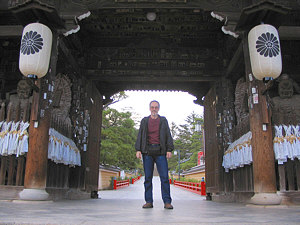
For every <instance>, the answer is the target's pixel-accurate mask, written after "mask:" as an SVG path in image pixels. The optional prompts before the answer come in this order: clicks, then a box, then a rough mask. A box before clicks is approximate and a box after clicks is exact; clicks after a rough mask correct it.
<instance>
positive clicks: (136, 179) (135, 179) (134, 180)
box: [131, 175, 141, 184]
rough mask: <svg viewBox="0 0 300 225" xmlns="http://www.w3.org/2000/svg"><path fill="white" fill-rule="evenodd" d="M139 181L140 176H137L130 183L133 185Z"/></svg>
mask: <svg viewBox="0 0 300 225" xmlns="http://www.w3.org/2000/svg"><path fill="white" fill-rule="evenodd" d="M139 179H141V175H139V176H138V177H136V178H132V180H131V183H132V184H134V183H135V182H136V181H138V180H139Z"/></svg>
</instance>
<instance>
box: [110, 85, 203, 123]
mask: <svg viewBox="0 0 300 225" xmlns="http://www.w3.org/2000/svg"><path fill="white" fill-rule="evenodd" d="M125 93H126V95H127V96H128V98H126V99H124V100H122V101H120V102H117V103H115V104H112V105H110V107H111V108H114V109H117V110H118V111H120V112H126V111H129V112H131V113H132V114H133V116H132V118H133V119H134V120H135V121H137V122H138V123H139V122H140V120H141V119H142V118H143V117H145V116H149V115H150V111H149V103H150V102H151V101H152V100H157V101H159V103H160V110H159V115H161V116H165V117H166V118H167V119H168V122H169V124H171V123H172V122H174V123H175V124H176V125H181V124H185V119H186V118H187V116H189V115H190V114H191V113H192V112H193V111H194V112H195V113H196V114H198V115H200V116H202V115H203V107H202V106H200V105H197V104H195V103H194V102H193V100H196V97H194V96H192V95H190V94H188V93H187V92H167V91H126V92H125Z"/></svg>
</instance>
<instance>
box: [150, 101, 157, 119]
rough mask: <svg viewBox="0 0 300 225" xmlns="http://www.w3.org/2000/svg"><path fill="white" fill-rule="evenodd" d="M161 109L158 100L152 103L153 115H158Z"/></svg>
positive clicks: (151, 110)
mask: <svg viewBox="0 0 300 225" xmlns="http://www.w3.org/2000/svg"><path fill="white" fill-rule="evenodd" d="M158 111H159V106H158V103H157V102H152V103H151V105H150V112H151V115H152V116H157V114H158Z"/></svg>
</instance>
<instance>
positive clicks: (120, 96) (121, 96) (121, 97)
mask: <svg viewBox="0 0 300 225" xmlns="http://www.w3.org/2000/svg"><path fill="white" fill-rule="evenodd" d="M127 97H128V96H127V95H126V94H125V92H124V91H120V92H119V93H117V94H114V95H113V96H112V97H111V98H110V99H108V100H107V103H106V104H105V105H103V110H104V109H107V108H108V107H109V106H110V105H112V104H115V103H117V102H119V101H122V100H124V99H125V98H127Z"/></svg>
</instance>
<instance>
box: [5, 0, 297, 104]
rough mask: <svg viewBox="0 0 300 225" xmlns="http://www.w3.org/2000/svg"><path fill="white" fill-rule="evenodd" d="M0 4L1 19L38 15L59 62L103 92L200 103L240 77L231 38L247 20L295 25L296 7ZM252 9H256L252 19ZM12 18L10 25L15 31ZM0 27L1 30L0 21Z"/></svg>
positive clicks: (118, 0)
mask: <svg viewBox="0 0 300 225" xmlns="http://www.w3.org/2000/svg"><path fill="white" fill-rule="evenodd" d="M1 4H2V5H1ZM1 4H0V18H3V15H6V14H5V13H10V15H13V16H14V17H15V18H17V19H18V21H19V24H22V25H25V24H28V23H29V22H33V21H36V20H37V18H39V19H40V21H44V22H45V23H47V21H48V20H49V21H52V22H51V23H50V22H49V24H50V25H51V26H52V27H55V28H56V29H58V31H59V32H60V33H61V38H60V51H61V52H63V53H64V54H63V55H64V58H60V59H61V62H60V64H59V65H60V66H61V67H63V66H64V65H65V64H66V63H64V62H65V61H66V60H67V61H68V62H69V63H68V64H71V67H72V70H74V71H75V72H76V73H77V74H79V75H80V76H82V75H83V76H86V77H87V78H88V79H91V80H93V81H94V82H95V83H96V84H97V87H98V89H99V90H100V92H101V93H102V94H104V95H107V96H110V95H112V94H114V93H116V92H118V91H121V90H181V91H188V92H189V93H191V94H193V95H195V96H196V97H198V100H199V101H201V99H202V97H203V96H204V95H205V94H206V93H207V91H208V90H209V88H210V87H211V85H212V84H213V83H214V82H216V81H220V80H221V78H222V77H227V78H228V77H233V80H236V79H237V78H238V77H239V76H242V75H243V71H244V69H243V54H242V51H241V48H240V47H239V46H240V42H241V36H239V37H237V36H236V37H233V36H232V34H234V35H236V34H237V35H239V34H241V33H240V31H241V32H242V30H243V29H242V28H243V26H244V24H247V23H249V21H247V18H256V15H257V16H259V17H260V18H261V19H264V18H267V19H269V20H270V19H271V18H273V17H274V15H276V12H279V11H281V12H285V11H288V10H290V9H293V10H292V11H290V12H289V13H290V14H289V15H290V16H288V17H285V18H288V20H283V19H280V20H279V21H281V22H283V23H284V24H285V25H292V26H294V25H297V21H298V20H299V13H298V12H299V10H300V4H299V3H298V2H296V1H279V0H278V1H272V2H269V1H249V0H222V1H220V0H201V1H200V0H140V1H138V0H102V1H98V0H88V1H87V0H64V1H54V0H53V1H52V0H51V1H42V0H41V1H34V0H32V1H7V6H5V5H4V4H3V3H1ZM5 7H7V9H9V10H5ZM268 8H270V9H272V10H271V14H270V13H268V11H266V9H268ZM3 9H4V10H3ZM257 9H259V10H260V12H259V13H258V14H255V10H257ZM1 10H2V11H1ZM212 12H213V13H212ZM253 12H254V14H253ZM147 13H155V15H156V18H155V19H154V20H153V21H151V20H149V19H147ZM251 13H252V14H251ZM272 13H273V14H272ZM249 14H251V17H247V15H249ZM82 15H85V16H82ZM8 17H9V16H8ZM218 18H219V19H218ZM222 18H223V20H222ZM220 19H221V20H222V21H221V20H220ZM252 20H253V19H252ZM11 21H12V22H10V23H8V24H10V25H14V26H17V24H16V22H15V20H14V19H11ZM6 24H7V23H6ZM237 25H238V27H239V30H236V28H237ZM0 26H2V29H3V27H4V26H5V22H3V20H2V19H1V24H0ZM297 26H298V25H297ZM63 34H64V35H63ZM228 34H229V35H228ZM0 36H1V35H0ZM60 57H61V56H60ZM66 68H67V69H66V71H67V70H68V69H69V68H70V67H66Z"/></svg>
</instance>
